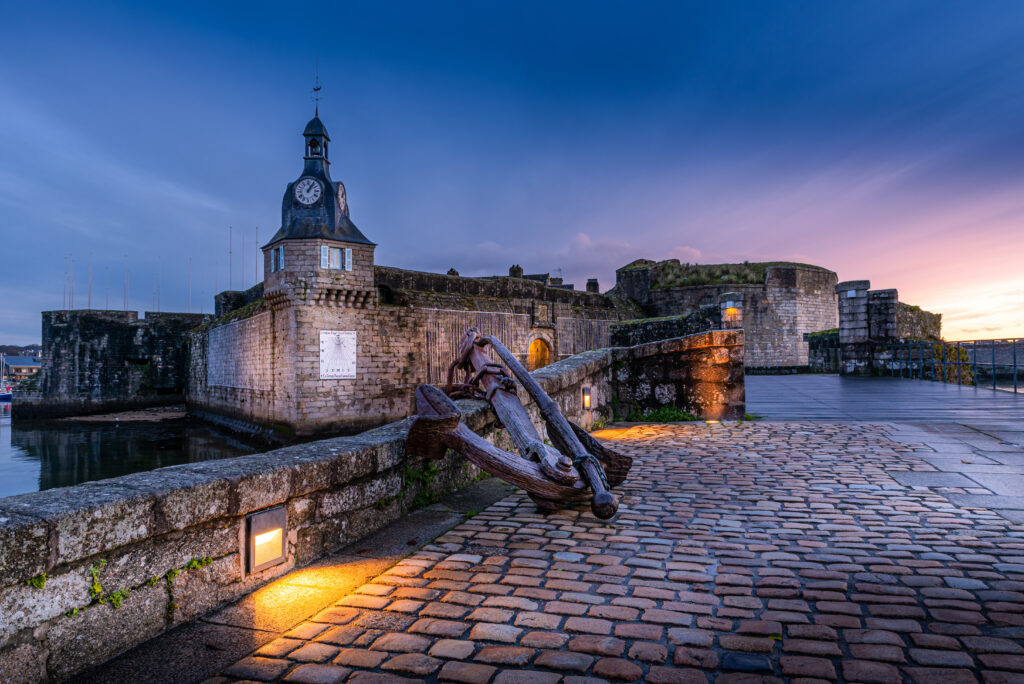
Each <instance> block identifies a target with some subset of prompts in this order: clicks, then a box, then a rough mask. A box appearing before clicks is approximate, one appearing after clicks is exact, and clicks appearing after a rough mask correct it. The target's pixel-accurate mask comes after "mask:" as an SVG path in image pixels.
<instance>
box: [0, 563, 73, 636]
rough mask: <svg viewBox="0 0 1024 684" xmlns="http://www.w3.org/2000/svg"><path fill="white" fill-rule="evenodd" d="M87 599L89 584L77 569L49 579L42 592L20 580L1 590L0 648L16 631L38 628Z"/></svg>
mask: <svg viewBox="0 0 1024 684" xmlns="http://www.w3.org/2000/svg"><path fill="white" fill-rule="evenodd" d="M89 600H90V599H89V581H88V579H87V576H86V574H85V573H84V572H81V571H79V570H78V569H76V570H72V571H70V572H65V573H62V574H60V575H56V576H54V577H51V578H49V579H48V580H47V581H46V584H45V586H43V588H42V589H36V588H35V587H32V586H29V585H28V584H26V583H25V582H24V581H22V583H21V584H15V585H12V586H9V587H6V588H4V589H2V590H0V616H3V620H0V647H2V646H5V645H6V644H8V643H9V642H10V639H11V637H13V636H14V635H15V634H16V633H17V632H18V631H19V630H22V629H26V628H34V627H37V626H38V625H40V624H42V623H44V622H46V621H48V620H52V619H53V618H56V617H58V616H60V615H63V614H64V613H65V612H67V611H69V610H71V609H72V608H81V607H82V606H84V605H86V604H87V603H89Z"/></svg>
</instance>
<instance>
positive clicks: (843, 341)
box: [836, 280, 871, 375]
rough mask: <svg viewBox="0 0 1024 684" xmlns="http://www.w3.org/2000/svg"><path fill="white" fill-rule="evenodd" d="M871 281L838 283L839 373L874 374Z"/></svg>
mask: <svg viewBox="0 0 1024 684" xmlns="http://www.w3.org/2000/svg"><path fill="white" fill-rule="evenodd" d="M869 287H871V282H870V281H868V280H847V281H845V282H842V283H839V284H838V285H836V294H837V295H838V296H839V374H840V375H870V374H871V343H870V339H871V331H870V323H869V320H868V288H869Z"/></svg>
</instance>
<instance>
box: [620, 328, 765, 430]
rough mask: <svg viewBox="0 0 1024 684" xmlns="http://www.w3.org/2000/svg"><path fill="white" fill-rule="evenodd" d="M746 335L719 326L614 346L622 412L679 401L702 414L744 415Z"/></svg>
mask: <svg viewBox="0 0 1024 684" xmlns="http://www.w3.org/2000/svg"><path fill="white" fill-rule="evenodd" d="M743 339H744V333H743V331H742V330H715V331H711V332H706V333H700V334H697V335H690V336H688V337H682V338H676V339H671V340H663V341H660V342H652V343H649V344H643V345H639V346H636V347H629V348H625V349H614V350H612V353H613V362H612V367H613V369H614V380H613V383H612V386H613V390H614V393H615V397H616V402H617V407H616V408H617V411H618V415H619V417H623V416H628V415H629V414H631V413H633V412H634V411H635V412H637V413H641V414H644V413H648V412H650V411H653V410H656V409H658V408H661V407H662V406H674V407H676V408H678V409H681V410H683V411H686V412H688V413H692V414H694V415H696V416H699V417H701V418H708V419H716V420H736V419H739V418H742V417H743V416H744V414H745V413H746V393H745V383H744V369H743V354H744V345H743Z"/></svg>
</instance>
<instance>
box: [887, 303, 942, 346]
mask: <svg viewBox="0 0 1024 684" xmlns="http://www.w3.org/2000/svg"><path fill="white" fill-rule="evenodd" d="M896 336H897V337H899V338H901V339H904V340H930V341H933V342H935V341H938V340H941V339H942V314H939V313H932V312H931V311H925V310H924V309H922V308H921V307H919V306H912V305H910V304H904V303H903V302H897V303H896Z"/></svg>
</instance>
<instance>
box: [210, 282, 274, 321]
mask: <svg viewBox="0 0 1024 684" xmlns="http://www.w3.org/2000/svg"><path fill="white" fill-rule="evenodd" d="M261 299H263V283H256V284H255V285H253V286H252V287H250V288H249V289H248V290H225V291H224V292H220V293H218V294H217V295H216V296H215V297H214V298H213V315H214V316H216V317H217V318H220V317H221V316H223V315H224V314H227V313H230V312H231V311H235V310H236V309H241V308H242V307H243V306H248V305H249V304H252V303H254V302H258V301H259V300H261Z"/></svg>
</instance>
